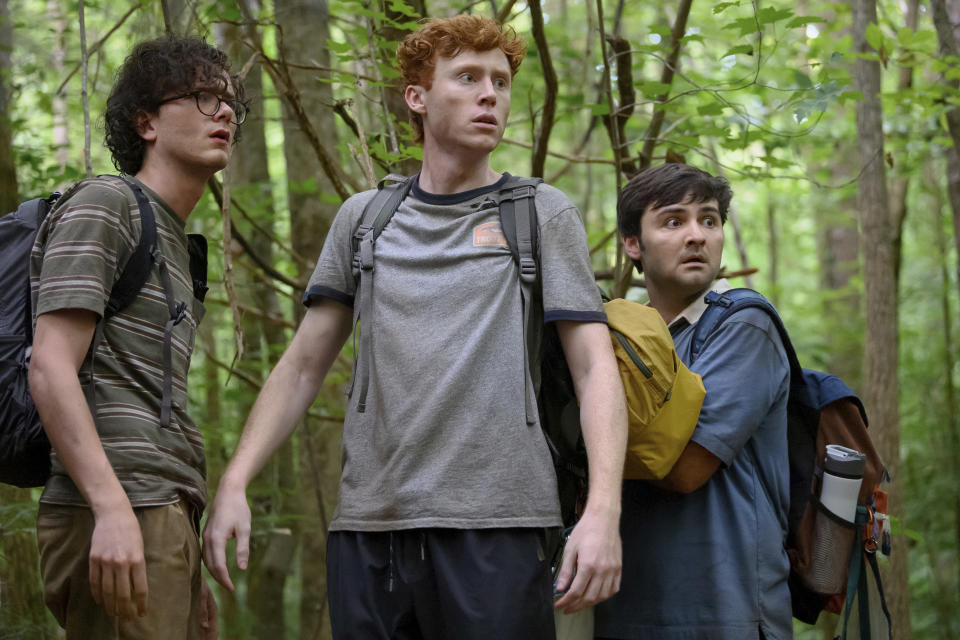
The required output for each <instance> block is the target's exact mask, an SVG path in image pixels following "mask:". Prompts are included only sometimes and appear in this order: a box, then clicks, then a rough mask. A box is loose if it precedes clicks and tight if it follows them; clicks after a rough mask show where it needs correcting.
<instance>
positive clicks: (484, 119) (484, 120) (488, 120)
mask: <svg viewBox="0 0 960 640" xmlns="http://www.w3.org/2000/svg"><path fill="white" fill-rule="evenodd" d="M473 121H474V122H476V123H478V124H489V125H492V126H494V127H495V126H497V119H496V118H494V117H493V116H488V115H482V116H477V117H476V118H474V119H473Z"/></svg>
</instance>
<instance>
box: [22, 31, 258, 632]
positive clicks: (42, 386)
mask: <svg viewBox="0 0 960 640" xmlns="http://www.w3.org/2000/svg"><path fill="white" fill-rule="evenodd" d="M245 115H246V106H245V104H244V102H243V98H242V87H241V86H240V84H239V83H238V81H237V79H236V78H232V77H231V76H230V75H229V66H228V63H227V59H226V56H225V55H224V54H223V53H222V52H221V51H219V50H218V49H216V48H214V47H212V46H210V45H208V44H206V43H205V42H204V41H202V40H199V39H191V38H162V39H158V40H153V41H149V42H143V43H141V44H139V45H137V46H136V47H134V49H133V51H132V53H131V54H130V56H129V57H128V58H127V59H126V61H125V62H124V65H123V67H122V68H121V69H120V71H119V73H118V75H117V79H116V82H115V84H114V86H113V89H112V91H111V94H110V97H109V99H108V101H107V111H106V114H105V118H104V120H105V127H106V145H107V147H108V148H109V149H110V151H111V153H112V155H113V159H114V163H115V165H116V166H117V168H118V169H119V170H120V171H121V172H123V173H124V174H126V176H127V180H128V181H129V182H127V183H125V182H124V181H123V180H121V179H120V178H117V177H113V176H102V177H99V178H95V179H92V180H85V181H82V182H81V183H79V184H78V185H76V186H75V187H74V188H72V189H71V190H69V191H68V192H67V193H66V194H65V195H64V196H63V197H62V198H61V199H60V201H59V202H58V203H57V206H56V207H55V208H54V210H53V211H52V212H51V213H50V214H49V215H48V216H47V218H46V220H45V221H44V223H43V225H42V226H41V228H40V231H39V233H38V235H37V240H36V243H35V245H34V249H33V255H32V259H31V265H30V267H31V284H32V288H33V301H34V304H33V308H34V314H35V334H34V335H35V338H34V343H33V354H32V361H31V365H30V375H29V379H30V390H31V393H32V394H33V397H34V400H35V402H36V405H37V409H38V411H39V413H40V416H41V418H42V420H43V423H44V426H45V428H46V431H47V435H48V436H49V438H50V442H51V444H52V445H53V454H52V457H51V462H52V475H51V476H50V478H49V480H48V481H47V484H46V486H45V488H44V491H43V495H42V497H41V499H40V511H39V515H38V518H37V533H38V539H39V544H40V557H41V572H42V576H43V582H44V592H45V599H46V602H47V606H48V607H49V608H50V610H51V611H52V612H53V614H54V617H55V618H56V619H57V621H58V622H59V623H60V624H61V626H63V627H64V628H65V629H66V634H67V638H68V639H70V640H74V639H76V640H80V639H83V640H88V639H92V640H100V639H104V638H110V639H114V638H123V639H137V640H139V639H145V640H146V639H149V640H154V639H164V640H166V639H170V640H174V639H176V640H185V639H188V638H189V639H194V638H203V637H207V638H212V637H216V633H217V629H216V604H215V602H214V600H213V598H212V596H211V595H210V592H209V590H208V589H207V588H206V585H205V583H204V581H203V579H202V577H201V573H200V548H199V535H198V526H199V520H200V514H201V512H202V511H203V508H204V504H205V500H206V491H205V486H206V477H205V476H206V473H205V460H204V453H203V439H202V437H201V435H200V432H199V431H198V430H197V427H196V425H195V424H194V423H193V422H192V421H191V419H190V417H189V416H188V415H187V413H186V407H187V388H186V381H187V369H188V367H189V363H190V355H191V352H192V349H193V342H194V336H195V333H196V327H197V323H198V322H199V320H200V318H201V316H202V314H203V303H202V296H203V291H204V290H205V287H204V286H203V284H202V281H203V279H204V278H205V273H204V272H203V270H205V266H204V267H203V269H202V270H198V269H195V268H192V267H194V265H192V264H191V262H192V261H205V259H206V256H205V253H202V252H200V253H198V252H197V251H196V250H191V246H190V242H189V240H188V237H187V234H186V231H185V223H186V220H187V217H188V216H189V215H190V213H191V211H192V210H193V208H194V206H195V205H196V204H197V201H198V200H199V199H200V197H201V195H202V194H203V190H204V187H205V185H206V181H207V179H208V178H209V177H210V176H212V175H213V174H214V173H216V172H217V171H219V170H221V169H223V168H224V167H225V166H226V165H227V162H228V160H229V159H230V155H231V153H232V151H233V145H234V142H235V141H236V138H237V134H238V133H239V125H240V123H241V122H242V121H243V119H244V117H245ZM135 192H138V193H135ZM138 195H139V198H143V199H145V200H146V201H148V202H149V204H150V208H151V209H152V211H153V217H154V219H155V228H156V245H155V248H156V251H155V252H154V256H153V257H154V264H153V265H152V266H151V268H150V274H149V276H148V277H147V280H146V282H145V283H144V285H143V286H142V288H141V289H140V290H139V293H138V294H137V296H136V297H135V298H134V299H133V301H132V302H130V304H129V305H127V306H126V307H124V308H123V309H122V310H120V311H119V312H117V313H110V314H108V313H107V303H108V300H109V298H110V293H111V289H112V288H113V287H114V285H115V283H116V282H117V279H118V277H119V275H120V273H121V272H122V271H123V270H124V268H125V266H126V265H127V264H128V262H129V261H130V259H131V256H132V255H134V253H135V251H136V249H137V248H138V246H139V243H140V236H141V233H142V226H141V215H142V214H143V212H142V211H141V208H140V206H139V205H138ZM204 250H205V247H204ZM198 280H200V281H201V284H200V285H198V284H197V281H198ZM171 310H174V311H175V313H173V312H172V311H171ZM174 316H175V317H174Z"/></svg>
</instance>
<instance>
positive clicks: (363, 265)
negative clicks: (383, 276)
mask: <svg viewBox="0 0 960 640" xmlns="http://www.w3.org/2000/svg"><path fill="white" fill-rule="evenodd" d="M418 175H419V174H418ZM397 178H399V179H400V182H394V183H393V184H389V185H388V184H386V182H387V181H388V180H391V179H397ZM416 180H417V175H414V176H411V177H409V178H403V177H400V176H393V175H390V176H387V177H386V178H384V179H383V180H381V181H380V184H378V185H377V188H378V191H377V193H376V194H375V195H374V196H373V199H371V200H370V202H368V203H367V206H366V207H365V208H364V210H363V215H362V216H361V217H360V226H358V227H357V230H356V231H355V232H354V234H353V238H352V242H353V275H354V278H359V279H360V283H359V286H358V291H359V294H360V300H359V303H360V311H359V313H358V314H356V320H357V321H359V320H360V318H363V319H364V320H363V325H362V326H361V329H360V351H359V357H360V358H361V359H362V360H363V361H362V362H358V361H357V355H356V354H357V350H356V348H354V362H353V372H354V375H353V377H352V379H351V380H352V381H351V383H350V389H349V390H348V391H347V395H348V396H350V395H352V394H353V387H354V384H355V383H356V379H357V374H358V373H359V374H360V376H361V380H360V394H359V396H358V397H357V411H358V412H360V413H363V412H364V411H365V410H366V408H367V391H368V390H369V388H370V349H371V347H372V344H371V341H372V336H373V262H374V261H373V247H374V245H375V244H376V242H377V238H378V237H379V236H380V233H381V232H382V231H383V229H384V227H386V226H387V223H388V222H390V219H391V218H392V217H393V214H394V213H396V212H397V209H399V208H400V203H401V202H403V199H404V198H406V197H407V194H408V193H410V189H411V188H412V187H413V183H414V182H416ZM354 340H356V325H354ZM354 346H356V345H354Z"/></svg>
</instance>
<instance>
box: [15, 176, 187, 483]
mask: <svg viewBox="0 0 960 640" xmlns="http://www.w3.org/2000/svg"><path fill="white" fill-rule="evenodd" d="M119 179H120V180H123V182H124V183H125V184H126V185H127V186H128V187H130V189H131V190H132V191H133V193H134V196H135V197H136V200H137V205H138V207H139V209H140V221H141V222H140V224H141V233H140V244H139V246H138V247H137V249H136V250H135V251H134V253H133V254H132V255H131V256H130V259H129V261H128V262H127V264H126V266H125V267H124V268H123V271H122V272H121V274H120V276H119V278H118V280H117V281H116V283H115V284H114V286H113V288H112V289H111V291H110V300H109V302H108V303H107V306H106V309H105V310H104V314H103V320H106V319H107V318H109V317H110V316H113V315H115V314H116V313H118V312H120V311H121V310H123V309H124V308H125V307H126V306H127V305H129V304H130V303H131V302H133V300H134V298H136V297H137V294H138V293H139V292H140V288H141V287H142V286H143V284H144V283H145V282H146V280H147V278H148V277H149V276H150V270H151V269H152V268H153V264H154V262H155V261H157V260H158V259H159V260H160V261H161V262H162V258H160V256H159V252H158V251H157V229H156V222H155V220H154V215H153V208H152V207H151V206H150V202H149V200H148V199H147V197H146V196H145V195H144V193H143V191H142V190H141V189H140V187H139V186H138V185H136V184H134V183H133V182H130V181H128V180H125V179H123V178H119ZM82 184H83V182H78V183H77V184H75V185H74V186H73V187H71V188H70V189H69V190H68V191H67V192H66V194H65V195H64V196H63V197H61V195H60V193H53V194H52V195H50V196H48V197H46V198H34V199H33V200H27V201H26V202H23V203H22V204H21V205H20V206H19V207H17V210H16V211H14V212H12V213H8V214H7V215H5V216H3V217H2V218H0V245H2V246H3V247H4V250H3V252H2V253H0V274H2V278H3V281H2V285H0V482H4V483H6V484H12V485H16V486H18V487H38V486H42V485H43V484H45V483H46V480H47V477H48V476H49V475H50V441H49V440H48V439H47V435H46V433H45V432H44V430H43V424H42V423H41V421H40V418H39V416H38V415H37V409H36V406H34V403H33V398H32V397H31V396H30V391H29V387H28V383H27V371H28V367H29V366H30V352H31V349H32V345H33V308H32V301H31V295H30V253H31V251H32V250H33V244H34V240H35V238H36V235H37V231H38V230H39V228H40V224H41V223H42V222H43V221H44V219H45V218H46V216H47V214H48V213H49V212H50V211H51V210H52V209H53V208H54V206H55V204H56V203H57V202H58V201H60V202H66V201H67V200H68V199H69V197H70V196H71V195H72V194H73V193H74V192H75V191H76V190H77V189H78V188H79V187H80V185H82ZM162 271H163V272H165V269H163V270H162ZM166 278H167V280H169V275H167V276H166ZM102 327H103V321H101V322H98V323H97V330H96V334H95V336H94V344H93V351H94V352H96V345H97V344H98V343H99V340H100V338H101V337H102ZM92 360H93V359H91V367H92V366H93V362H92ZM164 396H165V399H166V400H167V403H169V394H168V393H167V392H166V389H165V392H164Z"/></svg>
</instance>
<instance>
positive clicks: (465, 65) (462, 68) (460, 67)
mask: <svg viewBox="0 0 960 640" xmlns="http://www.w3.org/2000/svg"><path fill="white" fill-rule="evenodd" d="M485 69H486V67H485V66H484V65H479V64H476V63H473V62H461V63H459V64H454V65H453V67H452V71H453V73H454V74H461V73H464V72H470V73H474V74H476V73H478V72H483V71H484V70H485ZM490 75H492V76H495V77H498V76H499V77H504V78H506V79H507V80H510V78H511V75H510V70H509V69H507V68H505V67H497V68H495V69H493V70H492V71H491V73H490Z"/></svg>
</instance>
